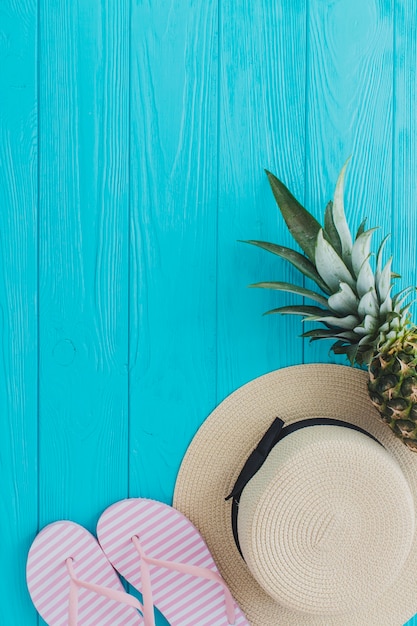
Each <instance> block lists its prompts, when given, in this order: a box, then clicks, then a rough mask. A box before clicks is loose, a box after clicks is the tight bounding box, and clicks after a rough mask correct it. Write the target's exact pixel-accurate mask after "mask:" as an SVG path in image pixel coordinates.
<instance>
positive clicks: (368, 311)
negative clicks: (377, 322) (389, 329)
mask: <svg viewBox="0 0 417 626" xmlns="http://www.w3.org/2000/svg"><path fill="white" fill-rule="evenodd" d="M358 313H359V315H360V316H361V317H365V315H372V317H375V318H377V317H378V314H379V306H378V300H377V299H376V295H375V292H374V291H372V290H371V291H368V292H367V293H365V294H364V295H363V296H362V298H361V299H360V300H359V305H358Z"/></svg>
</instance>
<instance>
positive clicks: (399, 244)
mask: <svg viewBox="0 0 417 626" xmlns="http://www.w3.org/2000/svg"><path fill="white" fill-rule="evenodd" d="M416 15H417V3H416V2H415V1H414V0H404V1H401V2H396V3H395V22H394V27H395V32H394V34H395V39H394V42H395V65H394V104H393V107H394V123H393V172H394V176H393V185H392V207H393V209H392V227H391V232H392V233H393V236H392V244H391V246H392V252H393V257H394V265H393V267H394V271H397V272H398V273H399V274H401V277H402V278H401V280H399V281H398V282H397V284H396V290H399V289H403V288H405V287H408V286H409V285H417V263H416V261H417V247H416V241H417V208H416V196H417V161H416V155H417V120H416V101H417V78H416V69H417V20H416ZM413 319H414V320H415V319H416V307H415V306H414V307H413ZM416 623H417V621H416Z"/></svg>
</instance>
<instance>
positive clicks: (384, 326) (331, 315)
mask: <svg viewBox="0 0 417 626" xmlns="http://www.w3.org/2000/svg"><path fill="white" fill-rule="evenodd" d="M348 161H349V160H348ZM348 161H346V163H345V164H344V166H343V168H342V170H341V172H340V174H339V177H338V180H337V183H336V189H335V193H334V197H333V201H331V202H329V203H328V204H327V206H326V209H325V212H324V226H323V227H322V226H321V225H320V223H319V222H318V221H317V220H316V219H315V217H313V215H311V213H309V212H308V211H307V210H306V209H305V208H304V207H303V206H302V205H301V204H300V203H299V202H298V200H296V198H295V197H294V196H293V195H292V193H291V192H290V191H289V189H288V188H287V187H286V186H285V185H284V183H282V182H281V181H280V180H279V179H278V178H277V177H276V176H274V174H272V173H271V172H269V171H267V170H266V174H267V176H268V180H269V183H270V186H271V189H272V192H273V195H274V198H275V200H276V202H277V205H278V207H279V209H280V212H281V214H282V216H283V218H284V221H285V223H286V225H287V228H288V230H289V232H290V233H291V235H292V237H293V238H294V240H295V241H296V243H297V244H298V245H299V246H300V248H301V250H302V251H303V252H304V254H301V253H299V252H297V251H295V250H292V249H291V248H286V247H284V246H280V245H277V244H274V243H269V242H265V241H257V240H249V241H247V242H246V243H250V244H252V245H255V246H257V247H259V248H262V249H264V250H267V251H268V252H271V253H273V254H275V255H277V256H279V257H281V258H283V259H285V260H286V261H288V262H289V263H291V264H292V265H293V266H294V267H295V268H296V269H297V270H298V271H300V272H301V273H302V274H303V275H304V276H306V277H307V278H309V279H311V280H312V281H313V282H315V283H316V285H317V287H319V289H320V290H321V292H322V293H323V294H324V295H322V294H318V293H316V292H315V291H312V290H310V289H306V288H304V287H299V286H296V285H292V284H290V283H286V282H279V281H269V282H260V283H256V284H254V285H251V287H260V288H266V289H274V290H278V291H286V292H290V293H295V294H297V295H300V296H303V297H306V298H308V299H311V300H315V301H316V302H317V303H318V304H319V305H320V307H317V306H309V305H304V304H301V305H298V306H297V305H296V306H284V307H278V308H276V309H273V310H272V311H268V312H267V313H268V314H269V313H281V314H295V315H301V316H303V322H306V321H308V322H319V323H321V324H323V326H324V328H316V329H313V330H308V331H306V332H304V333H303V334H302V336H303V337H308V338H309V339H310V340H311V341H316V340H319V339H326V338H327V339H329V338H330V339H336V342H335V343H334V344H333V346H332V350H333V351H334V352H335V353H336V354H346V355H347V357H348V358H349V360H350V361H351V363H352V364H353V363H355V362H356V363H358V364H360V365H362V364H368V363H369V360H370V359H371V357H372V354H373V353H374V352H375V351H376V350H380V349H381V348H384V347H386V346H388V345H389V344H390V343H392V342H393V341H395V339H396V338H397V337H398V336H399V334H400V332H401V331H402V329H405V328H406V327H408V326H409V325H410V318H409V308H410V305H411V303H408V304H406V305H405V306H403V305H404V302H405V301H406V300H407V298H408V297H409V295H410V291H411V290H412V289H413V288H407V289H406V290H403V291H402V292H400V293H399V294H397V295H396V296H391V290H392V287H393V282H392V281H393V279H395V278H397V277H398V275H397V274H394V273H393V272H392V270H391V266H392V258H390V259H389V260H388V261H387V262H386V263H385V264H384V263H383V251H384V248H385V245H386V243H387V240H388V237H389V236H387V237H385V238H384V239H383V241H382V243H381V244H380V246H379V249H378V251H377V254H376V270H375V272H374V271H373V269H372V265H371V258H372V256H373V253H372V252H371V243H372V236H373V234H374V232H375V231H376V230H377V229H376V228H370V229H368V230H366V228H365V225H366V220H363V222H362V223H361V224H360V226H359V228H358V230H357V233H356V236H355V238H354V239H353V238H352V235H351V232H350V229H349V226H348V223H347V220H346V215H345V209H344V200H343V198H344V180H345V173H346V168H347V165H348Z"/></svg>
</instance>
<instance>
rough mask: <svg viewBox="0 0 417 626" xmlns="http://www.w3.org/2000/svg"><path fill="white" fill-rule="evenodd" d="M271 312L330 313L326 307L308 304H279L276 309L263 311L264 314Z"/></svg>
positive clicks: (306, 314)
mask: <svg viewBox="0 0 417 626" xmlns="http://www.w3.org/2000/svg"><path fill="white" fill-rule="evenodd" d="M272 313H280V314H282V315H304V316H307V317H309V316H312V315H325V314H326V313H330V311H328V310H327V309H321V308H320V307H318V306H309V305H308V304H300V305H297V304H294V305H289V306H280V307H278V308H277V309H271V310H270V311H267V312H266V313H264V315H271V314H272Z"/></svg>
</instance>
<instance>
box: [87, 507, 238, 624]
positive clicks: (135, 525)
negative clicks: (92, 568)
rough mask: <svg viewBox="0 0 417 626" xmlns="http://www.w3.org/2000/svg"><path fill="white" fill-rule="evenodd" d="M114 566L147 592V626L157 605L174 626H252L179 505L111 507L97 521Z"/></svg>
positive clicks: (144, 593)
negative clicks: (174, 506) (175, 506)
mask: <svg viewBox="0 0 417 626" xmlns="http://www.w3.org/2000/svg"><path fill="white" fill-rule="evenodd" d="M97 536H98V540H99V542H100V545H101V547H102V549H103V551H104V552H105V554H106V556H107V558H108V559H109V561H110V562H111V563H112V565H113V567H114V568H115V569H116V570H117V571H118V572H119V573H120V574H121V575H122V576H123V577H124V578H125V579H126V580H127V581H128V582H129V583H130V584H131V585H133V586H134V587H135V588H136V589H137V590H138V591H140V592H141V593H142V594H143V604H144V618H145V624H146V626H153V625H154V623H155V622H154V614H153V605H155V606H156V607H157V608H158V609H159V610H160V611H161V613H163V614H164V616H165V617H166V619H167V620H168V621H169V623H170V624H171V626H228V625H229V624H235V625H236V626H249V623H248V621H247V620H246V618H245V616H244V615H243V613H242V611H241V610H240V608H239V607H238V606H237V605H236V603H235V602H234V600H233V598H232V596H231V594H230V591H229V589H228V588H227V586H226V583H225V582H224V580H223V579H222V578H221V576H220V574H219V572H218V570H217V567H216V565H215V563H214V561H213V558H212V556H211V554H210V552H209V550H208V548H207V546H206V544H205V542H204V540H203V538H202V537H201V535H200V533H199V532H198V530H197V529H196V528H195V526H194V525H193V524H192V523H191V522H190V521H189V520H188V519H187V518H186V517H185V516H184V515H182V513H180V512H179V511H177V510H176V509H174V508H172V507H171V506H168V505H167V504H163V503H161V502H156V501H154V500H148V499H145V498H131V499H127V500H122V501H121V502H117V503H116V504H113V505H112V506H110V507H109V508H108V509H107V510H106V511H105V512H104V513H103V514H102V516H101V517H100V519H99V522H98V525H97Z"/></svg>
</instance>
